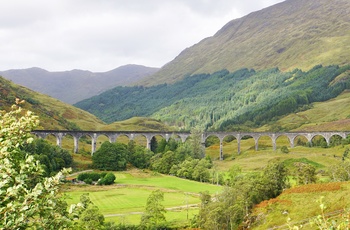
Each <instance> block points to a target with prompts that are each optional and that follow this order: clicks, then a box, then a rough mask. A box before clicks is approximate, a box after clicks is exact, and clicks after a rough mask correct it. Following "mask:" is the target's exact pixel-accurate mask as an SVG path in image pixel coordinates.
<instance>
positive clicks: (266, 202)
mask: <svg viewBox="0 0 350 230" xmlns="http://www.w3.org/2000/svg"><path fill="white" fill-rule="evenodd" d="M292 203H293V202H292V201H290V200H280V199H279V198H273V199H270V200H264V201H262V202H261V203H260V204H257V205H256V206H255V207H256V208H266V207H267V206H269V205H272V204H285V205H291V204H292Z"/></svg>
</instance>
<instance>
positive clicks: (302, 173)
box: [294, 162, 317, 185]
mask: <svg viewBox="0 0 350 230" xmlns="http://www.w3.org/2000/svg"><path fill="white" fill-rule="evenodd" d="M294 166H295V167H296V172H295V177H296V180H297V184H299V185H303V184H312V183H316V181H317V177H316V168H315V167H314V166H312V165H310V164H305V163H300V162H298V163H294Z"/></svg>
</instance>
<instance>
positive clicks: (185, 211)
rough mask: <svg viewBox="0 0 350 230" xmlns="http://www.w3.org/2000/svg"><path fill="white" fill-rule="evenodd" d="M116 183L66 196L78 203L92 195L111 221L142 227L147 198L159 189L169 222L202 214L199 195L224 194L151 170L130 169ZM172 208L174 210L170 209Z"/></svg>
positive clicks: (69, 190)
mask: <svg viewBox="0 0 350 230" xmlns="http://www.w3.org/2000/svg"><path fill="white" fill-rule="evenodd" d="M115 175H116V177H117V179H116V184H115V185H112V186H103V187H101V186H92V185H70V186H66V187H65V193H66V194H67V195H68V196H69V197H70V199H68V200H67V201H68V202H69V203H77V202H78V201H79V197H80V196H81V195H82V194H84V193H89V196H90V199H91V200H92V202H93V203H94V204H95V205H97V206H98V207H99V209H100V211H101V212H102V213H103V214H104V215H105V216H106V220H107V221H114V222H116V223H125V224H138V223H139V222H140V218H141V214H142V212H143V211H144V208H145V204H146V200H147V197H148V196H149V195H150V193H151V192H152V191H154V190H156V189H160V190H161V191H163V192H164V202H163V205H164V206H165V208H167V209H169V210H168V211H167V213H166V218H167V221H170V222H174V223H178V222H181V223H186V222H187V221H188V220H187V216H188V217H189V218H193V216H194V215H195V214H197V213H198V208H197V207H192V206H195V205H197V204H199V203H200V199H199V193H200V192H201V191H209V192H210V193H211V194H215V193H217V192H220V191H221V189H222V187H221V186H216V185H211V184H204V183H199V182H195V181H189V180H184V179H181V178H177V177H173V176H167V175H161V174H157V173H153V172H149V171H142V170H137V169H133V170H129V171H126V172H116V173H115ZM170 209H171V210H170Z"/></svg>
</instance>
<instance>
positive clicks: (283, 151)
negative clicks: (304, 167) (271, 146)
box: [281, 145, 289, 153]
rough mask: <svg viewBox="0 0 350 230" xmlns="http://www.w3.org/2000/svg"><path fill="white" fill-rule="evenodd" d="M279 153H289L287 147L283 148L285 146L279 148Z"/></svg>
mask: <svg viewBox="0 0 350 230" xmlns="http://www.w3.org/2000/svg"><path fill="white" fill-rule="evenodd" d="M281 152H282V153H289V149H288V147H287V146H285V145H283V146H282V147H281Z"/></svg>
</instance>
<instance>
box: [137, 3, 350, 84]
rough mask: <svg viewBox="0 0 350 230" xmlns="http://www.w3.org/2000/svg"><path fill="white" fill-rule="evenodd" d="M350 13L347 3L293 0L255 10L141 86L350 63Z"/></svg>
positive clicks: (164, 67)
mask: <svg viewBox="0 0 350 230" xmlns="http://www.w3.org/2000/svg"><path fill="white" fill-rule="evenodd" d="M348 9H350V1H348V0H332V1H329V0H288V1H284V2H282V3H279V4H276V5H274V6H271V7H268V8H265V9H263V10H260V11H257V12H253V13H251V14H249V15H247V16H245V17H242V18H240V19H235V20H232V21H230V22H228V23H227V24H226V25H225V26H224V27H223V28H222V29H221V30H219V31H218V32H217V33H216V34H215V35H214V36H212V37H209V38H206V39H203V40H202V41H200V42H199V43H197V44H195V45H193V46H192V47H190V48H187V49H185V50H184V51H182V52H181V53H180V54H179V55H178V56H177V57H176V58H175V59H174V60H173V61H171V62H169V63H168V64H166V65H165V66H163V67H162V68H161V70H160V71H158V72H157V73H156V74H154V75H152V76H151V77H149V78H145V79H143V80H142V81H141V82H140V84H142V85H156V84H160V83H174V82H176V81H178V80H179V79H182V78H183V77H184V76H186V75H192V74H201V73H214V72H216V71H218V70H221V69H227V70H229V71H231V72H233V71H236V70H238V69H241V68H253V69H256V70H263V69H268V68H274V67H278V68H279V69H281V70H282V71H291V70H293V69H295V68H300V69H302V70H309V69H311V68H312V67H313V66H315V65H318V64H322V65H333V64H337V65H343V64H347V63H350V53H349V52H348V51H349V48H350V47H349V44H350V30H349V28H350V20H349V12H348Z"/></svg>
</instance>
